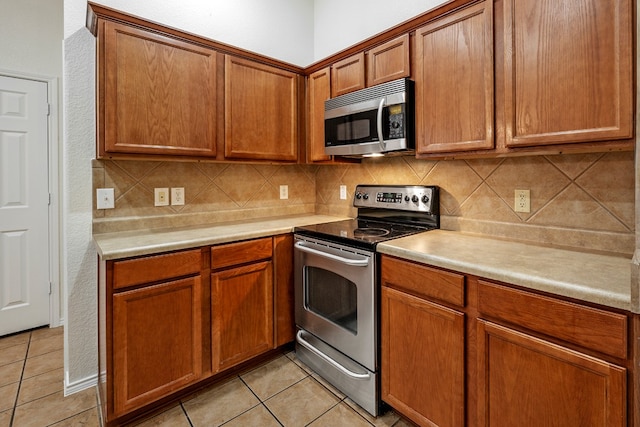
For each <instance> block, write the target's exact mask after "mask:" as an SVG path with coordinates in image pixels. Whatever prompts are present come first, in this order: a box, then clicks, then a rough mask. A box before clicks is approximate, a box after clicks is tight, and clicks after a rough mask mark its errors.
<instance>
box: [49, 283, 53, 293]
mask: <svg viewBox="0 0 640 427" xmlns="http://www.w3.org/2000/svg"><path fill="white" fill-rule="evenodd" d="M52 286H53V285H52V284H51V282H49V295H51V287H52Z"/></svg>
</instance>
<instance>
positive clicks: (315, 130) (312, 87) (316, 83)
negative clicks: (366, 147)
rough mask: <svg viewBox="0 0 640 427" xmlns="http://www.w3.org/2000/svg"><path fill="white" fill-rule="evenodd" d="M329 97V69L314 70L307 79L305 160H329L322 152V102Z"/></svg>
mask: <svg viewBox="0 0 640 427" xmlns="http://www.w3.org/2000/svg"><path fill="white" fill-rule="evenodd" d="M330 97H331V69H330V68H329V67H326V68H323V69H322V70H319V71H316V72H315V73H313V74H311V75H310V76H309V78H308V80H307V105H308V107H309V115H308V122H307V161H309V162H322V161H330V160H331V156H329V155H327V154H325V153H324V102H325V101H326V100H327V99H329V98H330Z"/></svg>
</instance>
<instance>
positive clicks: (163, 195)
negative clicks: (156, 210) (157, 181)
mask: <svg viewBox="0 0 640 427" xmlns="http://www.w3.org/2000/svg"><path fill="white" fill-rule="evenodd" d="M153 194H154V199H153V200H154V202H153V204H154V206H169V189H168V188H154V189H153Z"/></svg>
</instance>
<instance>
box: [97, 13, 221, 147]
mask: <svg viewBox="0 0 640 427" xmlns="http://www.w3.org/2000/svg"><path fill="white" fill-rule="evenodd" d="M103 30H104V34H103V37H99V38H98V43H99V52H100V53H101V54H100V56H99V58H98V83H99V88H98V103H99V119H98V131H99V134H98V144H99V150H98V151H99V155H100V156H105V155H107V154H108V153H136V154H165V155H189V156H208V157H214V156H215V155H216V95H217V94H216V52H215V51H214V50H211V49H206V48H203V47H200V46H196V45H192V44H189V43H185V42H181V41H178V40H175V39H172V38H169V37H164V36H162V35H160V34H157V33H152V32H148V31H145V30H142V29H138V28H134V27H129V26H127V25H123V24H117V23H114V22H110V21H106V22H104V29H103Z"/></svg>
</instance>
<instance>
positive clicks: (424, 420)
mask: <svg viewBox="0 0 640 427" xmlns="http://www.w3.org/2000/svg"><path fill="white" fill-rule="evenodd" d="M381 320H382V323H381V325H382V326H381V330H382V337H381V339H382V365H381V372H382V399H383V400H384V401H386V402H387V403H389V404H390V405H391V406H393V407H394V408H396V409H398V410H400V412H402V413H403V414H404V415H406V416H407V417H409V418H410V419H411V420H412V421H414V422H416V423H418V424H419V425H437V426H451V427H455V426H462V425H464V415H465V406H464V393H465V389H464V372H465V369H464V357H465V355H464V343H465V332H464V331H465V328H464V314H462V313H460V312H458V311H455V310H451V309H449V308H446V307H443V306H441V305H438V304H433V303H431V302H429V301H427V300H424V299H422V298H417V297H414V296H412V295H409V294H406V293H404V292H400V291H397V290H395V289H390V288H387V287H383V289H382V314H381Z"/></svg>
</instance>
